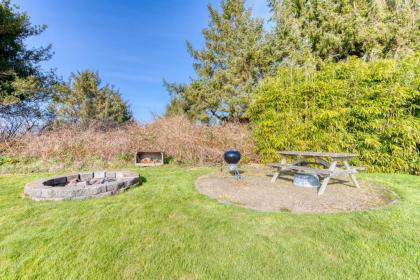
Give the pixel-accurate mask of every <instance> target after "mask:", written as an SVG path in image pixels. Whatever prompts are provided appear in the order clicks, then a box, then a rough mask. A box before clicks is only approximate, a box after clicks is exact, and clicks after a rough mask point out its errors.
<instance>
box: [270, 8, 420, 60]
mask: <svg viewBox="0 0 420 280" xmlns="http://www.w3.org/2000/svg"><path fill="white" fill-rule="evenodd" d="M269 6H270V7H271V9H272V11H273V20H274V21H275V22H276V28H275V30H274V33H273V34H274V36H273V38H274V40H273V42H274V44H275V49H276V51H277V54H276V56H277V58H278V59H277V61H278V62H288V63H290V64H292V65H293V64H297V65H308V64H317V63H319V62H320V61H339V60H343V59H346V58H348V57H350V56H357V57H363V58H365V59H366V60H371V59H377V58H389V57H398V56H401V55H403V54H406V53H410V52H413V51H416V50H418V49H419V40H418V38H419V37H420V29H419V23H420V16H419V15H420V13H419V2H418V1H415V0H391V1H388V0H269Z"/></svg>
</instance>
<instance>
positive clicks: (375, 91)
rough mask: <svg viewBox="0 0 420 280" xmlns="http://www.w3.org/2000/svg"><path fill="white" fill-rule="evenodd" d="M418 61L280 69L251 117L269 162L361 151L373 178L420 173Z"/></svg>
mask: <svg viewBox="0 0 420 280" xmlns="http://www.w3.org/2000/svg"><path fill="white" fill-rule="evenodd" d="M419 104H420V55H419V54H414V55H412V56H409V57H406V58H404V59H400V60H377V61H373V62H364V61H363V60H361V59H350V60H348V61H346V62H341V63H331V64H325V65H323V66H322V67H321V69H320V70H319V71H315V72H312V73H310V74H308V73H307V72H305V70H304V69H302V68H296V69H291V68H287V67H284V68H281V69H279V72H278V74H277V75H276V76H275V77H272V78H266V79H265V80H263V81H262V82H261V84H260V86H259V87H258V88H257V91H256V94H255V98H254V100H253V102H252V105H251V108H250V110H249V112H248V113H249V117H250V119H251V121H252V123H253V130H254V137H255V140H256V149H257V152H258V153H259V154H260V156H261V159H262V160H263V161H264V162H267V161H273V160H278V158H277V156H276V151H278V150H303V151H330V152H355V153H358V154H359V155H360V156H359V157H358V158H357V159H355V160H354V163H355V164H361V165H365V166H368V167H369V170H370V171H381V172H383V171H385V172H407V173H412V174H419V172H420V167H419V166H420V164H419V162H420V159H419V158H420V156H419V149H420V135H419V131H420V113H419Z"/></svg>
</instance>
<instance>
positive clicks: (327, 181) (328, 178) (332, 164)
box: [318, 161, 337, 195]
mask: <svg viewBox="0 0 420 280" xmlns="http://www.w3.org/2000/svg"><path fill="white" fill-rule="evenodd" d="M336 167H337V161H333V162H332V163H331V165H330V168H328V170H330V171H331V172H334V171H335V168H336ZM330 179H331V175H327V176H326V177H325V178H324V180H322V184H321V187H320V188H319V191H318V195H321V194H323V193H324V192H325V190H326V188H327V185H328V183H329V181H330Z"/></svg>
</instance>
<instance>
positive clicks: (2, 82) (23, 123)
mask: <svg viewBox="0 0 420 280" xmlns="http://www.w3.org/2000/svg"><path fill="white" fill-rule="evenodd" d="M45 29H46V26H45V25H32V24H31V22H30V18H29V16H28V15H27V13H24V12H21V11H19V9H18V7H17V6H15V5H12V4H11V2H10V1H9V0H0V134H1V136H2V137H9V136H10V137H11V136H13V135H14V134H15V133H16V132H18V131H23V130H25V129H29V128H31V127H32V126H34V125H35V124H36V123H37V122H38V121H39V119H41V118H42V117H43V115H44V111H43V110H42V109H43V107H42V104H44V103H45V102H47V101H48V99H49V97H50V94H51V91H50V90H51V84H53V83H54V82H55V79H56V78H55V75H54V73H53V72H52V71H43V70H42V68H41V66H40V63H41V62H43V61H46V60H48V59H50V58H51V56H52V52H51V46H46V47H39V48H32V49H31V48H28V47H27V45H26V44H25V40H26V39H27V38H29V37H32V36H37V35H39V34H41V33H42V32H43V31H44V30H45Z"/></svg>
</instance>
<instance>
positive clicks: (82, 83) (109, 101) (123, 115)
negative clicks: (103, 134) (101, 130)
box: [49, 70, 132, 124]
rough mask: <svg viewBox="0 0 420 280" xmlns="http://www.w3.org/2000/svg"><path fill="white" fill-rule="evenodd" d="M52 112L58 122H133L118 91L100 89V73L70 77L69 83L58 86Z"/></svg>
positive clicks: (86, 72) (87, 72) (103, 87)
mask: <svg viewBox="0 0 420 280" xmlns="http://www.w3.org/2000/svg"><path fill="white" fill-rule="evenodd" d="M49 111H50V113H51V114H52V116H53V120H54V121H55V122H58V123H77V124H86V123H89V122H91V121H99V122H105V123H123V122H125V121H128V120H131V119H132V115H131V112H130V110H129V107H128V105H127V103H126V102H125V101H124V100H123V99H122V98H121V94H120V93H119V91H118V90H116V89H114V87H113V86H110V85H108V84H106V85H104V86H101V79H100V77H99V74H98V73H95V72H92V71H89V70H85V71H82V72H78V73H76V74H71V76H70V79H69V81H68V82H67V83H65V84H60V85H56V86H55V91H54V96H53V100H52V102H51V104H50V106H49Z"/></svg>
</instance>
